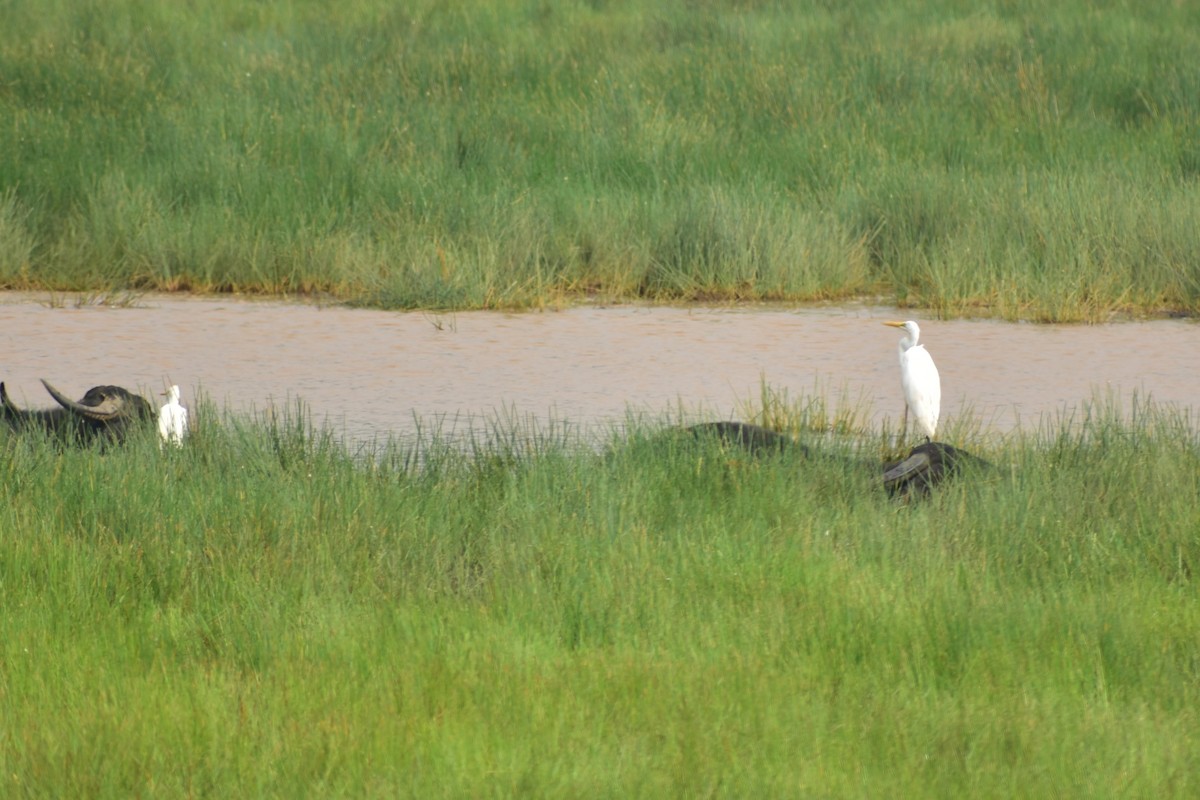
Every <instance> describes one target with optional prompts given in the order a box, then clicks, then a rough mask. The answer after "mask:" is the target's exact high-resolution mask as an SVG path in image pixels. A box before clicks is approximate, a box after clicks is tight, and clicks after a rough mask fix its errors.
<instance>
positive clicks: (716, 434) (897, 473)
mask: <svg viewBox="0 0 1200 800" xmlns="http://www.w3.org/2000/svg"><path fill="white" fill-rule="evenodd" d="M687 430H688V431H689V432H690V433H691V434H692V435H693V436H695V437H697V438H701V437H712V438H715V439H718V440H720V441H722V442H725V443H727V444H731V445H736V446H738V447H741V448H743V449H745V450H747V451H748V452H751V453H765V452H771V451H783V450H787V451H789V452H799V453H802V454H803V455H804V457H806V458H808V457H810V456H811V455H812V453H811V452H810V451H809V449H808V448H807V447H805V446H804V445H802V444H799V443H797V442H795V441H793V440H792V439H791V438H790V437H788V436H785V435H784V434H782V433H779V432H778V431H773V430H771V429H770V428H764V427H762V426H760V425H751V424H749V423H746V422H706V423H701V424H699V425H693V426H691V427H689V428H688V429H687ZM866 466H868V467H870V468H872V469H877V467H875V466H874V465H870V464H868V465H866ZM990 467H991V464H989V463H988V462H987V461H984V460H983V459H982V458H979V457H977V456H973V455H971V454H970V453H968V452H966V451H965V450H960V449H959V448H957V447H953V446H951V445H948V444H944V443H942V442H926V443H925V444H921V445H917V446H916V447H914V448H913V449H912V450H911V451H910V452H909V454H908V456H907V457H905V458H903V459H901V460H899V461H888V462H886V463H884V465H883V474H882V483H883V488H884V489H885V490H887V493H888V494H889V495H890V496H893V497H908V496H924V495H927V494H929V491H930V490H931V489H933V488H934V487H936V486H937V485H938V484H940V483H942V482H943V481H946V480H948V479H949V478H951V477H953V476H955V475H957V474H959V473H961V472H962V471H963V470H964V469H981V470H986V469H989V468H990Z"/></svg>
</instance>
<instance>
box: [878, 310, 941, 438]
mask: <svg viewBox="0 0 1200 800" xmlns="http://www.w3.org/2000/svg"><path fill="white" fill-rule="evenodd" d="M883 324H884V325H890V326H891V327H893V328H903V329H904V331H905V333H907V334H908V335H907V336H905V337H904V338H903V339H901V340H900V385H901V386H902V387H903V388H904V402H905V408H904V426H905V428H907V427H908V412H909V411H910V410H911V411H912V415H913V419H915V420H916V421H917V427H919V428H920V429H921V432H922V433H924V434H925V440H926V441H933V435H934V433H936V432H937V424H938V415H939V414H940V413H941V409H942V379H941V378H940V377H939V376H938V371H937V367H935V366H934V365H933V359H932V358H930V356H929V351H928V350H926V349H925V345H923V344H917V340H918V339H920V338H921V327H920V326H919V325H917V323H915V322H913V321H912V320H911V319H910V320H908V321H907V322H885V323H883Z"/></svg>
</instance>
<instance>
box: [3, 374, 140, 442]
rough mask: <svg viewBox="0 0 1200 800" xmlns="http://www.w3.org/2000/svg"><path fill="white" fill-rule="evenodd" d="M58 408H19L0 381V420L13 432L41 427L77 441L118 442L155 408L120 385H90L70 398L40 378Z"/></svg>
mask: <svg viewBox="0 0 1200 800" xmlns="http://www.w3.org/2000/svg"><path fill="white" fill-rule="evenodd" d="M42 385H43V386H45V387H46V391H48V392H49V393H50V396H51V397H53V398H54V399H55V400H57V401H58V404H59V406H60V407H59V408H43V409H32V410H31V409H23V408H18V407H17V406H16V405H15V404H14V403H13V402H12V400H11V399H10V398H9V396H8V391H7V390H6V389H5V388H4V384H3V383H0V422H3V424H5V425H7V426H8V427H9V428H10V429H12V430H14V431H23V430H30V429H32V430H43V431H46V432H48V433H51V434H53V435H55V436H58V437H61V438H62V439H64V440H66V441H69V442H72V443H79V444H89V443H91V442H94V441H100V442H120V441H122V440H124V438H125V436H126V435H127V434H128V433H129V431H130V430H133V429H135V428H136V427H137V426H139V425H147V424H148V423H150V422H151V421H152V420H153V419H154V408H153V407H152V406H151V405H150V403H149V402H148V401H147V400H146V399H145V398H144V397H140V396H139V395H136V394H134V393H133V392H130V391H129V390H127V389H122V388H121V387H120V386H93V387H92V388H91V389H88V390H87V393H86V394H85V395H84V396H83V398H82V399H80V400H72V399H70V398H69V397H67V396H66V395H64V394H63V393H62V392H60V391H58V390H57V389H55V388H54V387H53V386H51V385H50V384H49V383H46V381H44V380H43V381H42Z"/></svg>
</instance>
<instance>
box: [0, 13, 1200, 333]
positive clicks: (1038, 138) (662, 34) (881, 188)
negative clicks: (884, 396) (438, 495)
mask: <svg viewBox="0 0 1200 800" xmlns="http://www.w3.org/2000/svg"><path fill="white" fill-rule="evenodd" d="M1198 15H1200V11H1198V10H1197V8H1196V7H1194V6H1193V5H1192V4H1187V3H1167V2H1151V3H1133V4H1128V3H1126V4H1120V3H1117V4H1100V5H1096V4H1092V3H1083V2H1068V3H1059V4H1055V6H1054V7H1053V8H1047V7H1046V6H1045V4H1043V3H1035V2H1020V1H1018V2H1008V3H1002V4H993V5H989V6H986V7H980V6H979V5H978V4H975V3H962V2H906V3H899V4H897V3H882V2H847V3H771V2H763V3H733V2H730V3H722V2H710V3H700V4H695V3H686V2H669V3H647V2H640V1H638V0H629V1H628V2H621V1H619V0H615V1H613V2H563V3H548V2H540V1H538V0H532V1H531V0H506V1H505V2H483V1H482V0H467V2H456V3H443V2H429V1H428V0H426V1H423V2H413V3H404V4H400V5H397V4H395V3H386V2H379V0H350V2H346V3H342V4H339V6H338V8H337V10H336V13H334V12H332V11H331V10H330V9H328V8H325V7H322V6H319V5H315V6H314V5H305V4H300V5H297V4H295V3H281V2H266V3H256V4H253V5H250V6H240V5H236V4H234V5H230V4H216V5H208V6H206V7H205V8H204V9H203V10H197V9H195V8H192V7H189V6H181V5H179V4H177V3H170V2H165V1H163V0H151V1H150V2H129V1H128V0H115V2H106V3H102V4H101V3H94V2H84V3H79V2H63V0H52V1H51V2H43V0H38V2H32V1H31V0H17V1H16V2H12V3H9V4H7V5H6V8H5V25H4V26H3V29H2V30H0V75H2V76H3V77H2V78H0V118H3V119H5V120H6V124H5V125H4V126H2V127H0V287H7V288H30V287H33V288H39V289H48V290H54V291H64V290H71V291H93V292H106V291H121V290H141V289H163V290H187V291H205V292H208V291H239V292H267V293H284V294H298V293H309V294H314V293H319V294H328V295H331V296H333V297H336V298H339V299H343V300H347V301H351V302H356V303H364V304H372V305H379V306H385V307H405V308H415V307H420V308H493V307H499V306H504V307H528V306H538V305H542V304H545V303H556V302H564V301H566V302H569V301H571V300H572V299H575V298H588V297H601V298H606V299H632V298H639V299H650V300H658V301H662V300H668V301H673V300H692V299H698V298H699V299H705V300H725V299H779V300H789V301H806V300H820V299H839V298H848V297H860V296H871V297H878V298H880V301H881V302H883V303H890V304H899V305H905V306H919V307H923V308H926V309H930V310H931V314H937V315H942V316H953V315H960V314H976V313H981V314H993V315H998V316H1002V317H1005V318H1010V319H1015V318H1023V319H1037V320H1099V319H1105V318H1106V317H1107V316H1108V315H1110V314H1111V313H1113V312H1114V311H1121V310H1127V311H1134V312H1139V313H1155V312H1160V311H1169V312H1176V313H1194V312H1195V311H1196V310H1197V308H1198V307H1200V262H1198V260H1197V257H1196V253H1197V252H1200V246H1198V245H1200V242H1198V236H1200V233H1198V232H1197V226H1196V225H1195V220H1196V219H1197V218H1200V183H1198V182H1197V180H1196V178H1197V175H1198V174H1200V135H1198V133H1200V78H1198V77H1197V72H1196V70H1194V69H1192V68H1191V63H1192V61H1193V58H1192V55H1193V54H1194V53H1195V52H1197V51H1200V17H1198Z"/></svg>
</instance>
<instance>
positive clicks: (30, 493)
mask: <svg viewBox="0 0 1200 800" xmlns="http://www.w3.org/2000/svg"><path fill="white" fill-rule="evenodd" d="M820 407H821V406H820V404H819V403H817V404H814V403H812V402H811V401H809V400H802V401H800V402H797V403H796V404H795V405H794V406H793V407H791V408H781V407H776V408H774V409H773V410H772V414H773V415H774V419H775V420H777V421H779V422H782V423H783V426H782V427H783V428H784V429H786V430H789V431H790V432H792V433H794V434H796V435H798V436H801V437H809V439H810V441H811V440H812V439H813V438H817V431H816V430H815V428H816V427H819V425H818V423H819V422H820V421H821V420H823V419H825V417H826V415H825V412H823V411H822V412H820V413H818V414H816V415H814V414H813V413H812V410H813V409H819V408H820ZM201 412H202V413H201V415H200V418H201V419H202V420H203V421H204V424H202V425H199V426H198V427H197V428H196V429H195V431H194V433H193V436H192V438H191V440H190V441H189V443H188V446H187V447H185V448H183V449H181V450H168V451H165V452H164V451H161V450H160V449H159V447H158V445H157V443H156V440H155V435H154V432H153V431H149V432H147V434H146V437H145V439H144V441H140V442H139V441H131V442H128V443H127V446H126V447H125V448H124V449H121V450H119V451H116V452H110V453H108V454H104V455H101V454H100V453H98V452H96V451H93V450H70V451H66V452H63V451H61V450H60V449H58V448H55V447H53V446H52V444H51V443H50V442H44V443H40V442H38V441H37V440H35V439H30V438H28V437H25V438H21V439H14V440H11V441H8V442H6V443H5V447H4V449H3V458H2V459H0V493H2V495H3V497H2V502H0V531H2V533H0V597H2V599H3V604H4V608H5V613H4V614H3V615H2V616H0V664H2V665H3V673H4V687H3V694H2V695H0V730H3V731H4V734H3V737H2V738H0V763H2V766H3V772H2V777H0V781H2V782H3V784H4V787H5V793H6V794H11V795H18V794H27V795H35V796H89V797H128V796H131V795H136V794H142V793H154V794H158V795H166V796H183V795H191V794H205V795H220V796H247V795H260V796H279V797H283V796H297V795H305V794H312V793H319V794H321V795H322V796H327V797H337V796H354V797H361V796H421V797H428V796H473V795H481V794H485V795H491V796H502V797H503V796H530V795H534V796H568V795H580V794H585V795H597V794H599V795H605V796H617V795H620V796H633V795H655V796H664V795H665V796H678V795H689V796H691V795H710V794H728V795H736V796H764V795H776V796H778V795H803V794H813V793H816V794H825V795H832V796H844V795H856V796H862V795H870V796H878V795H888V794H894V793H900V794H903V795H905V796H949V795H954V796H967V795H969V796H1010V795H1011V794H1012V793H1013V792H1014V791H1019V792H1020V793H1029V794H1037V795H1042V794H1045V795H1050V794H1053V795H1056V796H1070V795H1075V796H1096V795H1106V794H1114V793H1116V794H1128V795H1136V796H1155V797H1171V796H1175V797H1186V796H1192V795H1194V794H1195V791H1196V788H1197V786H1196V780H1197V778H1196V775H1197V773H1196V770H1195V769H1194V766H1195V763H1196V758H1197V756H1198V754H1200V735H1198V734H1197V731H1200V725H1198V724H1197V722H1198V721H1200V720H1198V719H1197V710H1196V709H1197V708H1200V696H1198V693H1200V689H1198V688H1197V687H1200V640H1198V639H1197V637H1196V635H1195V633H1196V630H1197V627H1198V626H1200V604H1198V603H1197V601H1196V592H1195V586H1194V584H1193V583H1192V580H1193V575H1192V571H1193V569H1194V568H1195V565H1196V564H1197V559H1200V542H1198V540H1197V538H1196V536H1195V535H1194V534H1195V530H1196V529H1197V527H1198V524H1200V519H1198V514H1197V509H1196V503H1195V498H1196V496H1197V489H1198V488H1200V487H1198V486H1197V480H1198V479H1197V476H1198V475H1200V469H1198V457H1200V437H1198V432H1197V430H1196V427H1195V422H1194V420H1193V419H1191V418H1189V417H1188V416H1187V415H1186V414H1181V413H1179V412H1176V411H1173V410H1171V409H1161V408H1156V407H1153V406H1145V405H1142V406H1139V407H1138V408H1135V409H1132V410H1131V409H1129V408H1126V409H1123V410H1121V409H1117V408H1113V407H1106V406H1102V405H1096V406H1089V407H1087V408H1086V409H1085V410H1084V411H1083V412H1082V413H1081V416H1079V417H1078V418H1076V419H1074V420H1073V421H1071V424H1069V425H1068V424H1065V423H1066V422H1067V421H1066V420H1062V421H1061V422H1062V423H1064V424H1062V425H1057V426H1055V428H1054V430H1053V431H1051V429H1050V428H1047V429H1045V430H1030V431H1025V432H1019V433H1015V434H1013V435H1011V436H1009V437H1006V438H1004V439H1003V440H997V441H993V442H992V443H990V444H986V443H983V442H972V443H971V446H972V450H973V452H977V453H979V454H980V455H983V456H985V457H987V458H988V459H989V460H990V461H992V462H993V463H994V464H996V465H998V466H999V469H998V470H996V471H995V472H994V473H989V474H988V476H987V477H986V478H985V479H979V480H960V481H957V482H952V483H949V484H946V485H945V486H943V487H940V488H939V490H938V491H936V492H935V493H934V494H933V495H932V496H931V497H930V498H928V499H927V500H924V501H920V502H911V503H906V504H899V503H897V502H895V501H893V500H890V499H889V498H888V497H887V495H886V493H885V492H883V490H882V488H881V487H880V485H879V483H878V475H877V474H875V473H874V472H865V473H864V472H861V471H858V470H855V469H853V468H850V467H847V463H849V462H847V461H844V460H835V459H825V460H822V459H808V458H803V457H800V458H793V457H791V456H789V454H788V452H787V451H784V452H782V453H774V454H771V453H763V454H761V456H759V457H751V456H749V455H748V454H747V453H745V452H743V451H742V450H740V449H728V448H724V447H722V446H720V445H719V444H718V443H716V442H715V441H712V440H708V441H705V440H700V441H697V440H696V439H694V438H693V437H690V436H686V437H680V436H671V435H664V428H665V427H666V426H665V423H664V424H650V423H645V424H642V425H631V426H630V428H628V429H627V430H624V431H620V432H617V431H614V432H613V435H612V436H611V438H610V439H609V440H608V441H606V442H603V443H601V444H602V446H601V447H600V448H599V449H597V448H596V447H593V446H580V443H579V442H577V441H573V439H572V437H571V435H570V434H569V432H567V431H565V430H554V429H542V430H520V429H517V428H514V427H511V426H510V425H505V424H498V425H497V426H496V427H495V428H494V430H493V433H492V434H491V435H490V436H488V437H486V438H484V439H481V440H479V441H477V442H476V443H475V446H474V447H467V448H462V447H458V446H449V445H448V444H446V443H444V442H439V441H438V439H437V436H436V435H428V436H424V437H423V438H421V439H420V440H418V439H412V440H408V441H403V442H393V443H392V444H391V445H389V446H386V447H382V448H381V449H380V450H378V451H377V452H374V453H372V454H371V457H370V458H364V456H365V455H366V454H364V453H362V452H348V451H347V450H345V449H344V447H343V446H342V445H340V444H339V443H338V441H337V439H336V438H334V437H332V436H330V435H328V434H327V433H325V432H322V431H320V430H314V429H313V428H312V427H311V426H310V425H308V424H307V423H306V422H304V420H303V417H302V415H300V414H298V413H297V414H295V415H285V416H278V417H275V418H273V419H257V420H246V419H241V418H232V417H225V418H222V417H221V415H220V414H218V413H217V412H215V411H213V410H212V409H201ZM834 416H835V417H838V418H841V419H843V420H848V417H847V415H845V414H840V413H835V414H834ZM850 416H853V415H850ZM852 427H853V426H852V425H851V426H849V427H845V428H844V430H846V431H849V430H850V429H851V428H852ZM817 440H818V441H825V440H823V439H819V438H817ZM840 441H842V442H843V444H842V445H840V446H841V447H842V448H847V447H850V448H852V449H851V450H845V449H843V450H842V451H841V452H853V453H858V454H870V455H872V456H878V455H879V454H880V453H881V451H882V449H883V448H884V446H883V445H882V443H881V440H876V439H872V438H871V437H870V436H869V435H866V434H864V435H863V436H860V437H859V438H858V439H857V440H856V439H854V437H849V436H844V437H842V438H841V439H840ZM851 441H857V442H858V444H856V445H850V444H847V443H848V442H851ZM822 446H836V445H833V444H829V443H827V444H824V445H822Z"/></svg>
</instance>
